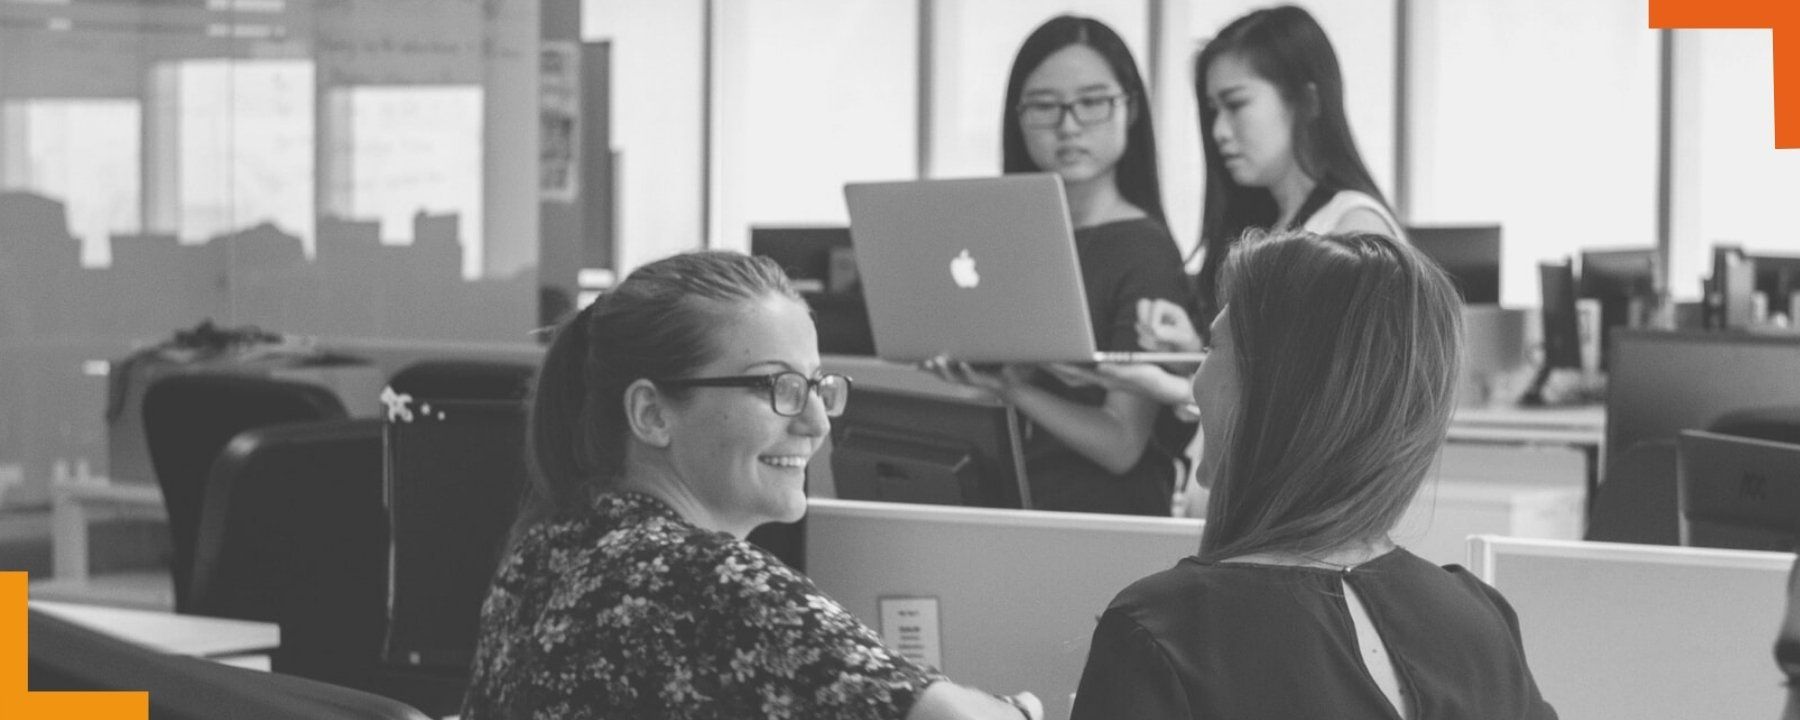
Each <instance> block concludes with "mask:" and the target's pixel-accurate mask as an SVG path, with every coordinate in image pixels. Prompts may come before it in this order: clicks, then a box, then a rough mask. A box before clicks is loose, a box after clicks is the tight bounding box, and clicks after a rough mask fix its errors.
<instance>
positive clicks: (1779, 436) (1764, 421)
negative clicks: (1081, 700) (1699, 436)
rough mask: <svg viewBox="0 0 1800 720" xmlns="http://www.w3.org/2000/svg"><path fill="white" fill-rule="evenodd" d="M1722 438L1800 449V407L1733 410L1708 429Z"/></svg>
mask: <svg viewBox="0 0 1800 720" xmlns="http://www.w3.org/2000/svg"><path fill="white" fill-rule="evenodd" d="M1706 429H1707V430H1708V431H1710V432H1716V433H1719V434H1720V435H1736V436H1738V437H1747V438H1756V439H1758V440H1768V441H1770V442H1779V443H1788V444H1790V445H1800V407H1795V406H1776V407H1760V408H1745V409H1742V410H1733V411H1731V412H1728V413H1725V414H1724V415H1721V416H1719V419H1717V420H1714V421H1713V423H1712V425H1710V426H1708V427H1707V428H1706Z"/></svg>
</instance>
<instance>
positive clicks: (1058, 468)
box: [1025, 218, 1194, 515]
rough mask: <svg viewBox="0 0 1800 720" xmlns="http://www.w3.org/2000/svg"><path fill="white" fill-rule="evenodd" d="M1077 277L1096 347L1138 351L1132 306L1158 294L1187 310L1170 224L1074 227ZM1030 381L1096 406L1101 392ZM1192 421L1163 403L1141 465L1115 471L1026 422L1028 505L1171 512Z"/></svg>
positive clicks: (1145, 221)
mask: <svg viewBox="0 0 1800 720" xmlns="http://www.w3.org/2000/svg"><path fill="white" fill-rule="evenodd" d="M1075 252H1076V255H1077V257H1078V258H1079V259H1080V261H1081V282H1082V285H1083V286H1084V287H1085V288H1086V291H1087V304H1088V317H1089V319H1090V321H1091V322H1092V323H1093V326H1094V341H1095V342H1096V343H1097V344H1098V345H1099V347H1100V349H1101V350H1141V349H1143V348H1141V347H1139V346H1138V340H1137V303H1138V300H1140V299H1143V298H1161V299H1164V300H1168V301H1170V302H1174V303H1178V304H1181V305H1182V306H1183V307H1186V306H1187V305H1188V303H1189V301H1190V297H1189V294H1188V289H1187V288H1188V286H1187V282H1186V279H1185V276H1184V275H1183V273H1182V270H1181V252H1180V251H1179V250H1177V249H1176V248H1175V240H1174V239H1173V238H1171V237H1170V236H1169V231H1168V229H1167V228H1164V227H1163V226H1162V223H1159V222H1157V221H1155V220H1152V219H1149V218H1139V219H1136V220H1120V221H1116V222H1110V223H1106V224H1103V225H1095V226H1092V227H1085V228H1081V229H1079V230H1076V231H1075ZM1033 382H1034V383H1035V384H1037V385H1039V386H1040V387H1043V388H1044V389H1046V390H1049V391H1050V392H1051V393H1053V394H1055V395H1057V396H1058V397H1062V398H1064V399H1067V400H1070V401H1073V402H1077V403H1081V404H1084V405H1093V406H1098V405H1100V404H1102V403H1104V402H1105V401H1106V391H1105V390H1103V389H1101V388H1096V387H1069V386H1067V385H1064V384H1062V383H1061V382H1059V381H1057V380H1056V379H1055V378H1054V377H1051V376H1050V375H1049V374H1048V373H1040V374H1039V375H1038V376H1037V377H1036V378H1034V379H1033ZM1193 427H1194V426H1193V425H1189V424H1183V423H1180V422H1179V421H1176V420H1175V419H1174V414H1173V413H1172V412H1171V411H1170V410H1169V409H1167V408H1164V409H1162V410H1161V411H1159V412H1158V415H1157V422H1156V432H1155V433H1154V434H1153V436H1152V437H1151V440H1150V442H1149V444H1147V445H1146V446H1145V449H1144V454H1143V455H1142V456H1140V457H1139V458H1138V462H1137V464H1136V465H1135V466H1133V467H1132V468H1131V469H1130V470H1128V471H1126V472H1125V474H1123V475H1114V474H1112V473H1109V472H1107V471H1106V469H1105V468H1102V467H1100V466H1099V465H1097V464H1095V463H1094V462H1093V461H1091V460H1089V459H1087V458H1086V457H1085V456H1083V455H1081V454H1080V453H1078V452H1076V451H1075V450H1074V449H1072V448H1070V447H1069V446H1067V445H1065V444H1063V443H1062V441H1060V440H1058V439H1056V437H1055V436H1053V435H1051V434H1050V433H1049V431H1046V430H1044V429H1043V428H1039V427H1035V426H1033V425H1031V424H1029V423H1028V424H1027V425H1026V433H1027V436H1026V440H1025V472H1026V476H1027V477H1029V478H1030V480H1031V501H1032V507H1034V508H1036V509H1041V510H1067V511H1074V512H1106V513H1127V514H1133V515H1168V514H1169V496H1170V494H1171V493H1172V492H1173V491H1174V481H1175V466H1174V458H1175V456H1176V455H1177V454H1179V453H1180V451H1181V449H1182V447H1183V446H1185V445H1186V444H1187V441H1188V438H1190V437H1191V436H1192V433H1193Z"/></svg>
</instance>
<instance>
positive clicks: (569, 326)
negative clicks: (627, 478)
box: [521, 252, 800, 525]
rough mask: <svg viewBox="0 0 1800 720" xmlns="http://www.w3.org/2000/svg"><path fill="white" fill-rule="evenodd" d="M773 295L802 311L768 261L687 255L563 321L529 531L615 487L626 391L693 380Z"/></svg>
mask: <svg viewBox="0 0 1800 720" xmlns="http://www.w3.org/2000/svg"><path fill="white" fill-rule="evenodd" d="M772 294H773V295H779V296H784V297H789V298H793V299H794V300H795V301H796V302H799V301H800V299H799V295H797V294H796V293H795V292H794V290H793V288H792V287H791V286H790V285H789V284H788V279H787V276H786V275H785V274H784V273H782V271H781V268H780V266H778V265H776V264H775V263H774V262H773V261H771V260H769V259H768V258H764V257H750V256H747V255H743V254H739V253H733V252H696V253H688V254H683V255H675V256H672V257H668V258H664V259H662V260H658V261H656V262H653V263H650V264H648V265H645V266H643V267H640V268H638V269H637V270H636V271H633V272H632V273H631V275H630V276H628V277H626V278H625V280H624V282H621V283H619V285H618V287H616V288H613V289H612V290H611V291H610V292H608V293H606V294H604V295H602V296H600V298H599V299H597V300H595V301H594V302H593V304H591V305H589V306H588V307H587V308H585V309H583V310H582V311H581V312H579V313H576V314H575V315H573V316H571V317H570V318H569V319H568V320H566V321H564V322H563V324H562V325H561V326H560V327H558V328H557V331H556V335H555V338H554V339H553V340H552V341H551V343H550V348H549V350H547V351H546V353H545V356H544V363H543V366H542V368H540V370H539V372H538V379H537V385H536V388H535V390H534V392H533V395H532V401H531V402H532V406H531V415H530V430H529V433H528V436H527V440H528V447H529V455H530V459H531V464H532V466H533V472H532V476H533V477H532V489H531V493H530V495H529V496H528V499H527V503H526V509H525V514H524V517H522V518H521V524H522V525H526V524H529V523H530V522H531V521H535V520H537V519H542V518H543V517H545V516H546V515H548V514H550V513H552V512H554V511H556V510H558V509H562V508H569V507H575V506H576V504H578V503H582V502H585V501H586V499H587V498H588V497H589V496H590V495H591V494H592V493H593V492H595V491H597V490H602V489H605V488H606V487H607V486H608V484H609V483H611V482H613V481H614V480H615V479H616V478H617V475H618V474H619V472H620V471H621V470H622V468H623V463H624V460H625V448H626V446H627V436H628V435H629V433H630V430H629V428H628V427H627V426H626V420H625V405H624V396H625V388H626V386H628V385H630V384H631V383H632V382H634V381H636V380H638V379H640V378H643V379H650V380H668V379H674V378H681V377H686V376H689V375H691V374H693V373H694V372H695V371H696V370H698V369H699V368H701V367H703V366H705V365H706V364H707V363H709V362H711V361H712V360H713V359H714V358H715V357H716V355H717V354H718V352H719V351H718V349H717V348H716V347H715V344H714V341H713V338H714V336H715V335H716V334H717V331H718V328H719V327H720V326H721V324H723V323H726V322H729V321H730V318H731V315H732V314H733V313H734V312H735V311H737V310H738V309H740V308H742V307H744V306H746V305H748V304H750V303H754V302H758V301H760V300H762V299H763V298H766V297H768V296H769V295H772ZM663 392H665V393H670V394H679V393H680V390H679V389H676V388H667V387H665V388H664V389H663Z"/></svg>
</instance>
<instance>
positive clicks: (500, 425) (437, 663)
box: [383, 361, 536, 672]
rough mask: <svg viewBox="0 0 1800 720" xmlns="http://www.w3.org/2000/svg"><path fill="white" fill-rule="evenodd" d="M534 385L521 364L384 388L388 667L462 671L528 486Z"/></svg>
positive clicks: (464, 366) (415, 371) (426, 371)
mask: <svg viewBox="0 0 1800 720" xmlns="http://www.w3.org/2000/svg"><path fill="white" fill-rule="evenodd" d="M535 373H536V367H535V366H531V365H525V364H520V363H504V362H475V361H455V362H450V361H433V362H426V363H420V364H417V365H414V366H411V367H409V368H407V369H405V370H402V371H401V372H400V373H398V374H396V375H395V376H394V378H393V380H392V381H391V382H390V383H389V385H388V387H389V389H390V390H391V391H392V393H393V395H392V397H391V399H390V401H389V402H390V407H389V410H388V420H387V425H386V457H387V473H386V486H387V493H386V497H387V500H388V504H387V512H388V526H389V528H390V532H391V540H390V551H389V554H388V557H389V559H390V562H391V565H390V567H389V572H388V618H387V620H388V624H387V637H386V641H385V643H384V646H383V655H384V657H385V658H386V659H387V660H388V662H390V663H394V664H398V665H405V666H417V667H422V668H447V669H454V670H456V671H458V672H466V671H467V669H468V667H469V661H470V660H471V658H472V657H473V655H474V649H475V640H476V632H477V630H478V628H479V625H480V618H481V603H482V601H483V600H485V599H486V598H487V592H488V586H489V584H490V583H491V581H492V579H493V571H494V567H495V565H496V564H497V563H498V562H499V557H500V553H501V552H502V551H503V550H504V548H505V544H506V538H507V533H508V531H509V530H510V528H511V525H512V522H513V518H514V515H515V514H516V511H517V509H518V506H519V501H520V498H521V497H522V495H523V492H524V489H525V486H526V478H527V475H528V472H529V471H528V470H527V466H526V461H525V452H524V440H525V415H526V402H527V398H528V397H529V391H530V386H531V379H532V377H533V376H534V374H535Z"/></svg>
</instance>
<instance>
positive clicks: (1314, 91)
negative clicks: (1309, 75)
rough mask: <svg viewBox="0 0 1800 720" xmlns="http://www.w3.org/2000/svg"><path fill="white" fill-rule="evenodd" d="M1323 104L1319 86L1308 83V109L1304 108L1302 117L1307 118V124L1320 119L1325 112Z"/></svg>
mask: <svg viewBox="0 0 1800 720" xmlns="http://www.w3.org/2000/svg"><path fill="white" fill-rule="evenodd" d="M1323 102H1324V101H1323V100H1321V99H1320V96H1319V84H1318V83H1315V82H1309V83H1307V84H1306V107H1305V108H1304V110H1305V112H1304V114H1303V115H1302V116H1301V117H1304V118H1306V121H1307V122H1312V121H1314V120H1317V119H1319V116H1320V115H1322V114H1324V112H1325V109H1324V107H1322V103H1323Z"/></svg>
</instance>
